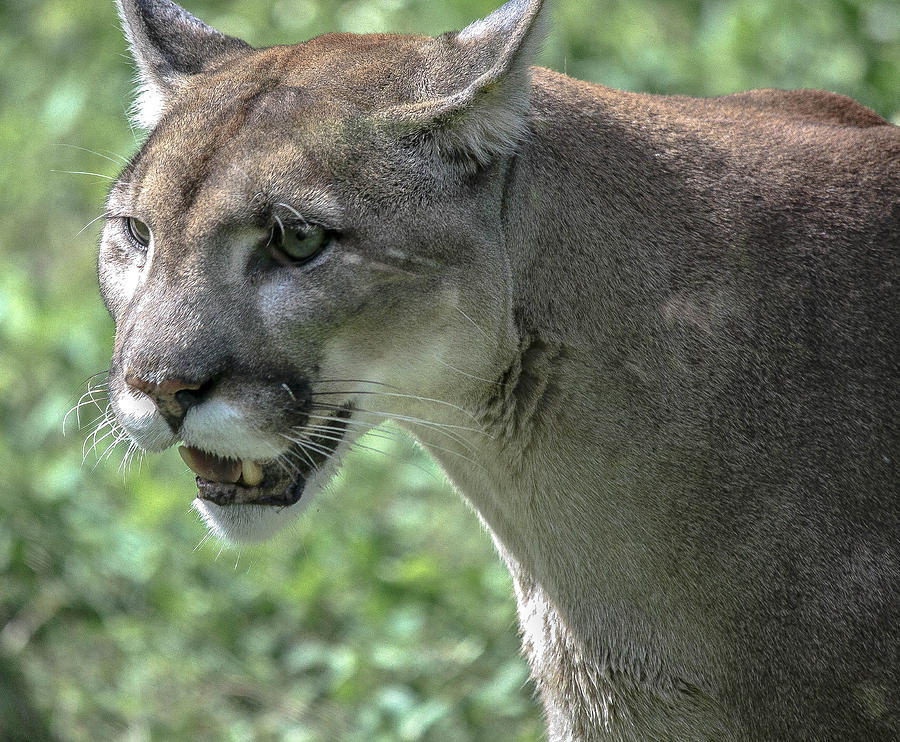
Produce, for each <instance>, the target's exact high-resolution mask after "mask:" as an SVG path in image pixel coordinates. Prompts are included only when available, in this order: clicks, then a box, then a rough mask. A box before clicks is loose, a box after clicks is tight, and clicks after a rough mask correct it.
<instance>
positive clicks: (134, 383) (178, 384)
mask: <svg viewBox="0 0 900 742" xmlns="http://www.w3.org/2000/svg"><path fill="white" fill-rule="evenodd" d="M125 383H126V384H128V386H130V387H131V388H132V389H136V390H137V391H139V392H141V393H143V394H146V395H147V396H148V397H150V399H152V400H153V401H154V402H155V403H156V407H157V409H158V410H159V412H160V414H161V415H162V416H163V417H164V418H165V419H166V422H168V423H169V425H171V426H172V429H173V430H178V428H179V427H180V426H181V422H182V421H183V420H184V416H185V415H186V414H187V411H188V410H189V409H190V408H191V406H192V405H194V404H196V403H197V402H199V401H200V397H201V396H202V395H200V394H196V393H195V392H197V390H198V389H202V388H203V387H204V386H206V383H205V382H202V383H199V384H196V383H191V382H189V381H185V380H184V379H163V380H162V381H147V380H146V379H142V378H140V377H139V376H138V375H137V374H136V373H134V372H133V371H128V372H127V373H126V374H125Z"/></svg>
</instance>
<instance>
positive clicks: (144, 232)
mask: <svg viewBox="0 0 900 742" xmlns="http://www.w3.org/2000/svg"><path fill="white" fill-rule="evenodd" d="M125 228H126V229H127V230H128V236H129V237H131V239H132V240H133V241H134V242H135V243H136V244H137V245H138V246H139V247H141V248H146V247H147V246H148V245H149V244H150V237H151V236H152V234H151V232H150V227H148V226H147V225H146V224H144V222H142V221H141V220H140V219H135V218H134V217H133V216H129V217H128V218H127V219H126V220H125Z"/></svg>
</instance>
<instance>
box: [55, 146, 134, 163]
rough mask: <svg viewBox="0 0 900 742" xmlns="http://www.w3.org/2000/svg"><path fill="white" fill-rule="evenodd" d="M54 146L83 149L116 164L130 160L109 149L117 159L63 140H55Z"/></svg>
mask: <svg viewBox="0 0 900 742" xmlns="http://www.w3.org/2000/svg"><path fill="white" fill-rule="evenodd" d="M53 146H54V147H68V148H69V149H78V150H81V151H82V152H90V153H91V154H92V155H97V157H102V158H103V159H104V160H109V161H110V162H112V163H113V164H115V165H127V164H128V160H126V159H125V158H124V157H122V155H116V154H115V152H110V151H109V150H106V152H110V154H112V155H115V157H116V158H117V159H113V158H112V157H109V156H108V155H104V154H102V153H100V152H98V151H97V150H95V149H88V148H87V147H79V146H78V145H77V144H65V143H63V142H54V144H53Z"/></svg>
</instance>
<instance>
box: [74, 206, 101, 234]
mask: <svg viewBox="0 0 900 742" xmlns="http://www.w3.org/2000/svg"><path fill="white" fill-rule="evenodd" d="M105 216H106V212H105V211H104V212H103V213H102V214H100V215H99V216H95V217H94V218H93V219H91V220H90V221H89V222H88V223H87V224H85V225H84V226H83V227H82V228H81V229H79V230H78V234H76V235H75V237H80V236H81V233H82V232H84V230H86V229H87V228H88V227H90V226H91V225H92V224H93V223H94V222H96V221H98V220H99V219H103V218H104V217H105ZM73 239H74V238H73Z"/></svg>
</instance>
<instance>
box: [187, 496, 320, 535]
mask: <svg viewBox="0 0 900 742" xmlns="http://www.w3.org/2000/svg"><path fill="white" fill-rule="evenodd" d="M311 494H312V493H306V492H304V493H303V497H301V498H300V500H299V501H298V502H296V503H294V504H293V505H291V506H290V507H287V508H276V507H271V506H268V505H224V506H222V505H216V504H215V503H213V502H209V501H208V500H201V499H200V498H199V497H198V498H195V499H194V501H193V502H192V503H191V507H193V508H194V510H196V511H197V512H198V513H199V514H200V517H201V518H203V522H204V523H205V524H206V527H207V528H209V530H210V531H212V532H213V533H214V534H216V536H218V537H219V538H220V539H222V540H223V541H228V542H230V543H237V544H240V543H243V544H247V543H258V542H260V541H266V540H267V539H270V538H272V536H274V535H275V534H276V533H278V532H279V531H280V530H281V529H282V528H284V527H285V526H286V525H287V524H288V523H290V522H291V521H292V520H294V518H296V517H297V516H298V515H299V514H300V513H301V512H303V510H305V509H306V506H307V504H308V503H309V500H308V499H307V497H308V495H311Z"/></svg>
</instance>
